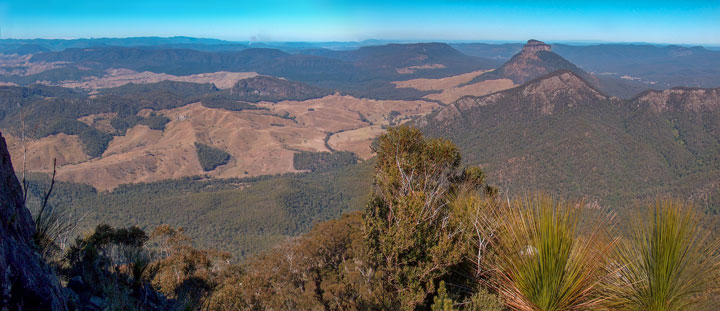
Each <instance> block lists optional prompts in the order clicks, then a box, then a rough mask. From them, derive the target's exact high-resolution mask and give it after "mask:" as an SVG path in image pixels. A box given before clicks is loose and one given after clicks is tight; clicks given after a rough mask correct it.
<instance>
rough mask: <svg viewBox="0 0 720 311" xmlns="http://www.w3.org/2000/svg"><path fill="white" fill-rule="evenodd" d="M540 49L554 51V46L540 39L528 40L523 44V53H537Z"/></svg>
mask: <svg viewBox="0 0 720 311" xmlns="http://www.w3.org/2000/svg"><path fill="white" fill-rule="evenodd" d="M539 51H545V52H552V48H551V47H550V45H549V44H546V43H545V42H542V41H539V40H532V39H531V40H528V42H527V44H525V46H523V49H522V52H523V53H536V52H539Z"/></svg>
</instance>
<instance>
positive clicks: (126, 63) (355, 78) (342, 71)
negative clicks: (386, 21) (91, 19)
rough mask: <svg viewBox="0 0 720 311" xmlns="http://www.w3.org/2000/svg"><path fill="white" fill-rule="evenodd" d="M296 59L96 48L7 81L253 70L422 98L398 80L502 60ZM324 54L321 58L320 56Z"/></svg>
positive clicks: (405, 47) (267, 53)
mask: <svg viewBox="0 0 720 311" xmlns="http://www.w3.org/2000/svg"><path fill="white" fill-rule="evenodd" d="M314 51H316V52H317V53H298V54H291V53H286V52H283V51H281V50H277V49H267V48H249V49H244V50H241V51H198V50H192V49H161V48H156V47H155V48H142V47H93V48H82V49H66V50H63V51H59V52H46V53H38V54H34V55H33V56H32V58H31V59H30V62H33V63H58V62H61V63H64V64H66V65H65V67H61V68H55V69H52V70H48V71H46V72H41V73H38V74H35V75H31V76H23V77H4V78H3V79H4V80H5V81H8V82H15V83H19V84H28V83H32V82H35V81H38V80H41V81H59V80H67V79H68V76H71V79H74V80H79V79H81V78H82V77H83V74H87V75H96V76H97V75H102V74H103V73H104V71H105V70H107V69H110V68H127V69H132V70H136V71H151V72H156V73H168V74H174V75H188V74H197V73H206V72H216V71H235V72H241V71H246V72H248V71H252V72H257V73H260V74H263V75H269V76H275V77H281V78H286V79H290V80H295V81H299V82H304V83H309V84H312V85H314V86H317V87H321V88H327V89H339V90H342V91H346V92H347V93H349V94H351V95H354V96H359V97H372V98H382V99H418V98H421V97H422V96H424V95H427V94H428V93H429V92H425V91H418V90H414V89H398V88H396V87H395V86H394V85H393V84H392V83H390V82H392V81H398V80H408V79H414V78H420V77H425V78H440V77H446V76H452V75H457V74H461V73H466V72H470V71H475V70H481V69H490V68H493V67H494V66H496V65H498V63H497V61H493V60H488V59H484V58H479V57H473V56H467V55H464V54H462V53H460V52H458V51H457V50H455V49H453V48H452V47H450V46H448V45H447V44H443V43H419V44H389V45H384V46H372V47H363V48H360V49H358V50H353V51H329V50H314ZM314 54H318V55H314Z"/></svg>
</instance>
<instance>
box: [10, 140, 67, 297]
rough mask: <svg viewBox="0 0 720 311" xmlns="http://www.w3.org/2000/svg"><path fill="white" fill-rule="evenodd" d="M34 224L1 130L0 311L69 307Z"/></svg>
mask: <svg viewBox="0 0 720 311" xmlns="http://www.w3.org/2000/svg"><path fill="white" fill-rule="evenodd" d="M34 233H35V225H34V222H33V219H32V217H31V215H30V211H28V210H27V208H25V206H24V205H23V199H22V190H21V187H20V183H19V182H18V179H17V176H15V171H14V170H13V166H12V163H11V161H10V154H9V153H8V149H7V145H6V143H5V139H4V138H3V137H2V133H0V310H1V311H14V310H66V309H67V307H66V303H65V298H64V296H63V291H62V288H61V287H60V283H59V282H58V280H57V277H56V276H55V274H54V273H53V271H52V270H51V269H50V267H49V266H48V265H47V264H46V263H45V262H44V261H43V259H42V258H41V257H40V255H39V254H38V253H37V252H36V251H35V249H34V246H33V245H34V243H33V241H32V237H33V234H34Z"/></svg>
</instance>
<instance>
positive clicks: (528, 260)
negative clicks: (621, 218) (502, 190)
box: [485, 195, 612, 311]
mask: <svg viewBox="0 0 720 311" xmlns="http://www.w3.org/2000/svg"><path fill="white" fill-rule="evenodd" d="M582 208H583V207H582V204H581V203H576V202H563V201H559V200H556V199H554V198H552V197H550V196H546V195H534V196H528V197H525V198H522V199H519V200H515V201H512V202H507V203H506V204H503V205H501V206H500V207H499V208H498V210H497V211H495V213H494V215H493V217H489V218H488V223H487V227H495V228H497V229H496V230H495V231H494V232H490V233H488V234H489V235H488V237H487V240H488V241H489V244H490V248H491V250H492V252H491V253H492V255H491V256H489V257H488V258H487V259H486V260H485V266H486V267H485V270H486V271H489V272H488V273H489V274H490V275H489V278H488V279H487V281H486V282H488V285H489V286H491V287H492V288H494V289H495V290H496V291H497V292H498V293H499V294H500V295H501V296H502V297H503V299H504V301H505V303H506V305H507V307H509V308H510V309H512V310H528V311H531V310H532V311H537V310H542V311H571V310H592V309H596V308H598V307H600V305H601V304H600V303H601V299H600V298H599V297H598V295H597V289H598V285H599V284H600V281H601V280H602V279H603V277H604V276H605V273H606V269H605V263H606V259H605V258H606V257H605V256H604V255H603V254H604V253H605V252H606V251H607V250H608V248H609V247H610V246H611V245H612V243H611V242H608V240H606V239H603V238H601V237H602V236H603V233H604V231H603V230H601V229H602V228H604V227H605V225H607V222H606V221H603V222H602V224H603V226H600V225H599V224H600V223H601V222H598V224H597V225H594V226H593V227H592V228H594V229H592V230H590V231H589V233H586V234H583V235H581V234H580V233H579V230H578V222H579V221H580V216H581V211H582ZM498 223H500V224H501V225H498Z"/></svg>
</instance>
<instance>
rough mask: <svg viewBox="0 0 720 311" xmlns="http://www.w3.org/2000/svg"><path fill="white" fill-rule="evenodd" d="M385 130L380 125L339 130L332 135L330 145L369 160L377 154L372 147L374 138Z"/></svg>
mask: <svg viewBox="0 0 720 311" xmlns="http://www.w3.org/2000/svg"><path fill="white" fill-rule="evenodd" d="M384 132H385V130H383V129H382V127H381V126H378V125H371V126H366V127H362V128H359V129H355V130H350V131H345V132H339V133H335V134H333V135H332V136H330V139H329V140H328V145H330V147H331V148H333V149H335V150H344V151H350V152H353V153H355V154H356V155H357V156H358V157H360V158H361V159H363V160H367V159H369V158H371V157H373V156H374V155H375V154H374V153H373V152H372V150H371V149H370V144H371V143H372V140H373V139H375V137H377V136H378V135H380V134H382V133H384Z"/></svg>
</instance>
